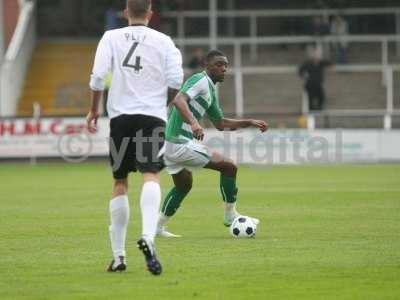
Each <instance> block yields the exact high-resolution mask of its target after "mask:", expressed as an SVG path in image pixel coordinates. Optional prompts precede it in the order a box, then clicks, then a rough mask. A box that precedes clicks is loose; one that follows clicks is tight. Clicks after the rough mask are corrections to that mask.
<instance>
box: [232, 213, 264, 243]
mask: <svg viewBox="0 0 400 300" xmlns="http://www.w3.org/2000/svg"><path fill="white" fill-rule="evenodd" d="M256 230H257V225H256V224H254V222H253V220H252V219H251V218H250V217H247V216H239V217H236V218H235V220H233V222H232V224H231V226H230V227H229V231H230V233H231V235H232V236H234V237H235V238H251V237H254V236H255V235H256Z"/></svg>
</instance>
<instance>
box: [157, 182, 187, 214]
mask: <svg viewBox="0 0 400 300" xmlns="http://www.w3.org/2000/svg"><path fill="white" fill-rule="evenodd" d="M188 193H189V192H186V193H182V192H178V191H177V190H176V187H174V188H172V189H171V190H170V191H169V193H168V195H167V197H165V200H164V203H163V206H162V209H161V212H162V213H163V214H164V215H166V216H167V217H171V216H173V215H174V214H175V213H176V211H177V210H178V208H179V206H181V203H182V201H183V199H184V198H185V197H186V195H187V194H188Z"/></svg>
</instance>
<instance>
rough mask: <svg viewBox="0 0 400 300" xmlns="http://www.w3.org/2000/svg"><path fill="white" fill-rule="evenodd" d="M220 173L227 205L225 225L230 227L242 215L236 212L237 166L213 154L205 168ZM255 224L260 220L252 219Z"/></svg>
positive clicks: (222, 192) (224, 199) (221, 187)
mask: <svg viewBox="0 0 400 300" xmlns="http://www.w3.org/2000/svg"><path fill="white" fill-rule="evenodd" d="M204 168H206V169H211V170H216V171H219V172H220V174H221V175H220V190H221V195H222V199H223V201H224V203H225V215H224V224H225V225H226V226H230V225H231V224H232V222H233V220H234V219H235V218H236V217H238V216H239V215H240V214H239V213H238V212H237V210H236V200H237V194H238V188H237V186H236V174H237V166H236V165H235V163H234V162H233V161H232V160H230V159H225V158H223V157H222V155H220V154H219V153H213V155H212V157H211V160H210V162H209V163H208V164H207V165H206V166H205V167H204ZM252 219H253V221H254V222H255V223H257V224H258V223H259V220H258V219H256V218H252Z"/></svg>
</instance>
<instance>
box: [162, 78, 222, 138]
mask: <svg viewBox="0 0 400 300" xmlns="http://www.w3.org/2000/svg"><path fill="white" fill-rule="evenodd" d="M181 93H185V94H186V95H188V96H189V98H190V100H189V101H188V105H189V108H190V111H191V112H192V114H193V116H194V117H195V118H196V119H197V120H198V121H199V120H200V119H202V118H203V117H204V116H205V115H206V114H207V117H208V118H209V119H210V120H211V121H212V122H216V121H219V120H221V119H222V118H223V116H224V115H223V112H222V110H221V108H220V106H219V101H218V97H217V93H216V87H215V84H214V83H213V82H212V80H211V79H210V77H208V75H207V73H206V72H201V73H197V74H194V75H193V76H191V77H190V78H189V79H188V80H187V81H186V82H185V83H184V84H183V87H182V88H181ZM165 139H166V140H167V141H170V142H173V143H186V142H187V141H189V140H192V139H193V133H192V129H191V128H190V125H189V124H187V123H185V122H184V121H183V118H182V116H181V115H180V113H179V112H178V110H177V109H176V108H175V107H173V108H172V110H171V113H170V115H169V117H168V123H167V128H166V131H165Z"/></svg>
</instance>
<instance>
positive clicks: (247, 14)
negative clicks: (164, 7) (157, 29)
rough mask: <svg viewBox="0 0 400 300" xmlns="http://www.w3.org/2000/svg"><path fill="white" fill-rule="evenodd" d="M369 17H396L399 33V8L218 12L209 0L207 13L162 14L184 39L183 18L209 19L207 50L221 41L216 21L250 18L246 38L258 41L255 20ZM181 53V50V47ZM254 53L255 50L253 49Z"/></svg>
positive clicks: (201, 11) (215, 4)
mask: <svg viewBox="0 0 400 300" xmlns="http://www.w3.org/2000/svg"><path fill="white" fill-rule="evenodd" d="M338 14H340V15H345V16H364V15H365V16H367V15H368V16H372V15H392V16H394V17H395V30H396V34H400V7H385V8H382V7H376V8H347V9H269V10H234V9H230V10H218V9H217V0H209V10H200V11H199V10H194V11H178V12H167V13H163V17H164V18H167V19H176V20H177V38H178V39H180V40H183V39H185V38H186V28H185V19H188V18H208V21H209V34H208V37H207V39H208V42H207V44H208V45H209V47H210V48H216V47H217V46H218V44H219V41H220V38H219V36H218V28H217V24H218V18H235V17H241V18H249V20H250V22H249V32H250V35H249V37H250V38H251V39H252V40H255V39H258V38H260V36H259V34H258V30H257V28H258V18H260V17H271V18H285V17H297V18H298V17H312V16H332V15H338ZM182 50H183V51H184V47H183V48H182ZM253 51H255V52H256V51H257V50H254V49H253ZM396 51H397V55H398V56H400V42H399V43H397V45H396Z"/></svg>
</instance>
